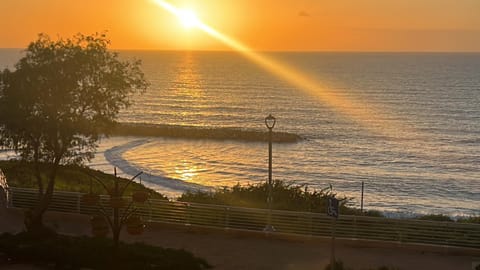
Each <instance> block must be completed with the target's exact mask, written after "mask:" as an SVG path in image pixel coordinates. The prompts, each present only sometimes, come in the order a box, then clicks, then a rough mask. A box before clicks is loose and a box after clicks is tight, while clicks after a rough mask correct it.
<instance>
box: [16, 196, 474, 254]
mask: <svg viewBox="0 0 480 270" xmlns="http://www.w3.org/2000/svg"><path fill="white" fill-rule="evenodd" d="M9 193H10V200H11V205H12V206H13V207H18V208H29V207H32V206H33V205H34V204H35V203H36V200H37V198H38V197H37V191H36V190H34V189H23V188H13V187H10V188H9ZM82 195H83V194H81V193H74V192H55V194H54V197H53V200H52V203H51V205H50V208H49V209H50V210H53V211H62V212H69V213H81V214H94V213H96V211H97V209H96V208H95V207H93V206H87V205H85V204H83V203H82V200H81V197H82ZM107 198H108V197H107V196H104V197H102V200H103V202H104V205H107V204H106V200H107ZM137 207H138V213H139V214H140V215H142V216H143V218H144V219H145V220H147V221H149V222H162V223H174V224H184V225H195V226H204V227H211V228H225V229H239V230H249V231H262V230H263V229H264V228H265V225H266V224H267V217H268V210H266V209H256V208H242V207H232V206H225V205H211V204H198V203H185V202H171V201H164V200H149V202H148V203H146V204H143V205H137ZM271 221H272V225H273V227H274V228H275V232H274V233H282V234H293V235H303V236H330V235H331V231H332V219H331V218H330V217H328V216H326V215H325V214H321V213H310V212H294V211H279V210H273V211H272V219H271ZM335 234H336V237H338V238H349V239H369V240H382V241H390V242H400V243H423V244H433V245H442V246H458V247H468V248H476V249H480V225H479V224H465V223H457V222H436V221H422V220H407V219H390V218H377V217H366V216H347V215H341V216H340V217H339V218H338V220H337V221H336V227H335Z"/></svg>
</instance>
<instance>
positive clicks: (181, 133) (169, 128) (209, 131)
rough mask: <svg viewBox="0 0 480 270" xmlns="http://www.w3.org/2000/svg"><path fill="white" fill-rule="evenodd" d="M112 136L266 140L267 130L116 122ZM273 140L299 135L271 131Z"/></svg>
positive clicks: (294, 139)
mask: <svg viewBox="0 0 480 270" xmlns="http://www.w3.org/2000/svg"><path fill="white" fill-rule="evenodd" d="M111 135H114V136H138V137H143V136H145V137H147V136H148V137H167V138H185V139H207V140H235V141H244V142H266V141H268V132H262V131H257V130H252V129H241V128H230V127H215V128H209V127H196V126H181V125H163V124H147V123H118V124H117V125H116V126H115V128H114V129H113V130H112V131H111ZM272 137H273V142H276V143H296V142H300V141H302V140H303V139H304V138H302V137H301V136H300V135H297V134H293V133H288V132H273V136H272Z"/></svg>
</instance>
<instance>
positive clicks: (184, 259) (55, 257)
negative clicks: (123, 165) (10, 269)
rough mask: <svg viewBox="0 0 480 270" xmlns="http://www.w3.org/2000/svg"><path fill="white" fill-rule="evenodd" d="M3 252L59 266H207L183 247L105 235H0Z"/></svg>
mask: <svg viewBox="0 0 480 270" xmlns="http://www.w3.org/2000/svg"><path fill="white" fill-rule="evenodd" d="M0 252H2V253H5V254H6V255H7V256H8V257H9V258H10V259H12V261H13V262H20V263H24V262H30V263H35V264H55V267H56V269H79V268H84V267H87V268H92V269H155V270H157V269H158V270H162V269H208V268H211V266H210V265H209V264H208V263H207V262H206V261H205V260H203V259H201V258H197V257H194V256H193V255H192V254H191V253H189V252H187V251H184V250H174V249H168V248H161V247H154V246H149V245H146V244H141V243H135V244H125V243H121V244H120V246H119V247H118V249H117V250H114V248H113V242H112V241H111V240H109V239H103V238H88V237H69V236H59V235H57V236H53V237H52V236H48V237H38V236H32V235H30V234H28V233H20V234H17V235H11V234H3V235H1V236H0Z"/></svg>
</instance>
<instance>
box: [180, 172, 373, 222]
mask: <svg viewBox="0 0 480 270" xmlns="http://www.w3.org/2000/svg"><path fill="white" fill-rule="evenodd" d="M267 194H268V184H267V183H265V182H264V183H260V184H256V185H247V186H240V184H237V185H235V186H233V187H231V188H223V189H218V190H216V191H215V192H204V191H195V192H187V193H184V194H182V196H181V197H180V198H178V200H179V201H183V202H195V203H206V204H219V205H232V206H240V207H253V208H268V205H267V201H266V198H267ZM332 195H333V193H332V192H331V191H330V189H328V188H327V189H323V190H313V191H309V190H308V189H307V188H306V187H304V186H299V185H291V184H287V183H285V182H283V181H278V180H276V181H274V183H273V204H272V208H273V209H278V210H291V211H305V212H318V213H325V212H326V209H327V199H328V198H329V197H330V196H332ZM340 200H341V201H340V213H341V214H344V215H352V214H356V215H360V214H362V213H361V212H360V210H359V209H355V208H350V207H348V206H347V203H348V202H349V201H350V198H346V197H344V198H340ZM363 214H365V215H372V216H382V215H381V213H380V212H378V211H367V212H365V213H363Z"/></svg>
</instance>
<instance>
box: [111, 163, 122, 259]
mask: <svg viewBox="0 0 480 270" xmlns="http://www.w3.org/2000/svg"><path fill="white" fill-rule="evenodd" d="M114 174H115V180H114V191H113V195H111V196H114V197H115V200H117V198H118V197H119V194H118V179H117V168H116V167H115V168H114ZM118 219H119V212H118V207H113V228H112V229H113V230H112V233H113V242H114V245H115V250H116V249H117V248H118V241H119V238H120V229H119V227H120V226H119V225H120V224H119V220H118Z"/></svg>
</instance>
